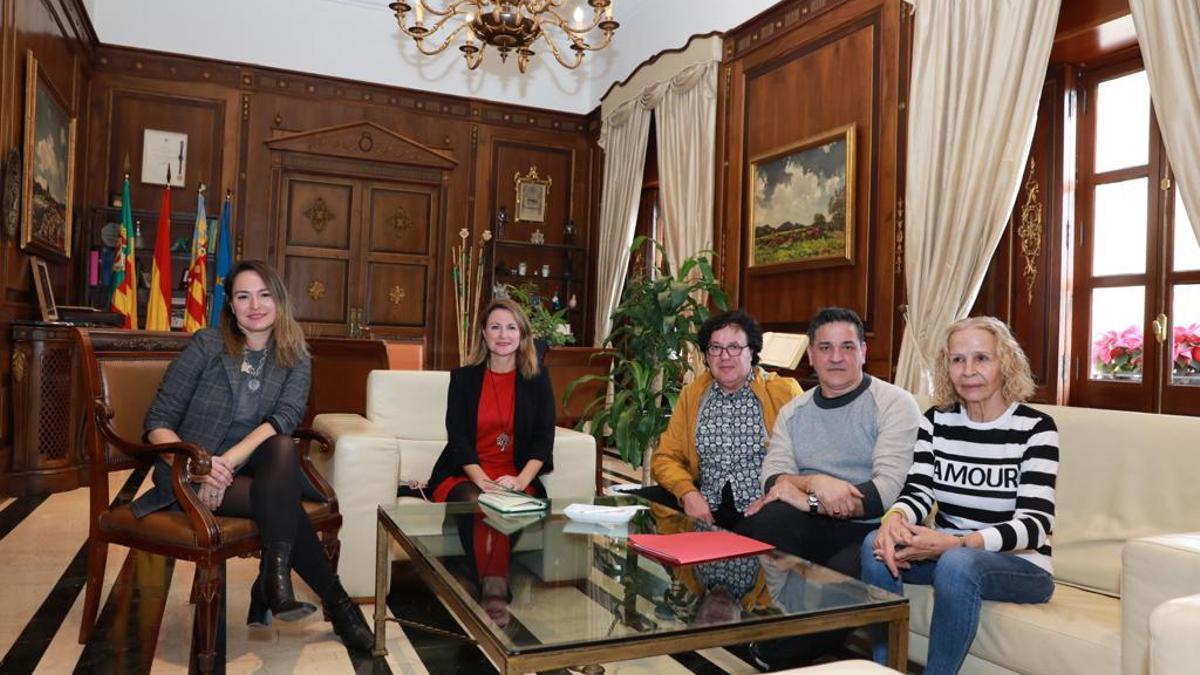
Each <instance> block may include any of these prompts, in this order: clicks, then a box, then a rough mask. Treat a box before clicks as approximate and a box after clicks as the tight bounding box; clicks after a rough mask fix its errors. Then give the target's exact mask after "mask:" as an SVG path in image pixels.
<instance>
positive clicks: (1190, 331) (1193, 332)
mask: <svg viewBox="0 0 1200 675" xmlns="http://www.w3.org/2000/svg"><path fill="white" fill-rule="evenodd" d="M1174 330H1175V335H1174V342H1173V347H1174V351H1173V352H1172V354H1171V356H1172V358H1171V364H1172V368H1171V370H1172V372H1174V373H1175V374H1176V375H1196V374H1200V323H1194V324H1192V325H1190V326H1175V329H1174Z"/></svg>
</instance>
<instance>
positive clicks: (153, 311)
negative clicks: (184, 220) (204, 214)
mask: <svg viewBox="0 0 1200 675" xmlns="http://www.w3.org/2000/svg"><path fill="white" fill-rule="evenodd" d="M173 281H174V277H172V276H171V170H170V169H167V186H166V187H165V188H163V197H162V207H161V208H159V210H158V230H157V232H155V234H154V269H153V271H152V272H151V273H150V299H149V300H148V301H147V302H146V330H171V286H172V284H173Z"/></svg>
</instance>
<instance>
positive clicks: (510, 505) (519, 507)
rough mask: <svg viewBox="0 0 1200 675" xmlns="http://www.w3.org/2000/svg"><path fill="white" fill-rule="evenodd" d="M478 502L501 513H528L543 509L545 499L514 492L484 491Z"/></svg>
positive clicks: (544, 508) (544, 507)
mask: <svg viewBox="0 0 1200 675" xmlns="http://www.w3.org/2000/svg"><path fill="white" fill-rule="evenodd" d="M479 503H480V504H483V505H484V506H486V507H488V508H491V509H495V510H497V511H499V512H501V513H529V512H534V511H545V510H546V506H547V504H546V502H545V500H542V499H538V498H537V497H530V496H529V495H526V494H521V493H514V492H484V493H483V494H481V495H479Z"/></svg>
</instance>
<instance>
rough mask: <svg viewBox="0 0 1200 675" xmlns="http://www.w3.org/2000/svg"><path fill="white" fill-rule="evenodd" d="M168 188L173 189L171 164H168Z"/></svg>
mask: <svg viewBox="0 0 1200 675" xmlns="http://www.w3.org/2000/svg"><path fill="white" fill-rule="evenodd" d="M167 189H168V190H170V189H171V165H170V164H168V165H167Z"/></svg>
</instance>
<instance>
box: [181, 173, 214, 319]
mask: <svg viewBox="0 0 1200 675" xmlns="http://www.w3.org/2000/svg"><path fill="white" fill-rule="evenodd" d="M207 305H208V214H207V213H205V210H204V185H203V184H201V185H200V190H199V192H197V194H196V227H195V229H194V230H193V231H192V259H191V262H190V263H189V265H188V276H187V302H186V304H185V305H184V309H183V329H184V330H185V331H187V332H189V333H195V332H196V331H198V330H200V329H201V328H204V327H205V326H206V325H208V312H207V309H208V306H207Z"/></svg>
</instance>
